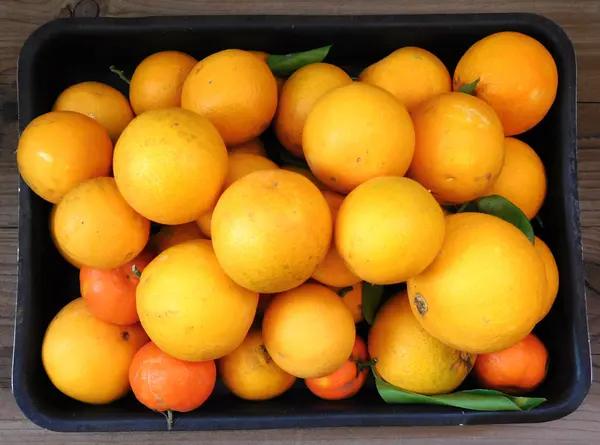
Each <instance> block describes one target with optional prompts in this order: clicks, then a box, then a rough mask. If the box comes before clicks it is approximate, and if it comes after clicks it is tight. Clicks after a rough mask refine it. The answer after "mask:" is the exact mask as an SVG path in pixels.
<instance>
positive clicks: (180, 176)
mask: <svg viewBox="0 0 600 445" xmlns="http://www.w3.org/2000/svg"><path fill="white" fill-rule="evenodd" d="M113 168H114V173H115V179H116V181H117V185H118V186H119V191H120V192H121V193H122V195H123V197H124V198H125V199H126V200H127V202H128V203H129V204H130V205H131V206H132V207H133V208H134V209H136V210H137V211H138V212H139V213H140V214H142V215H144V216H145V217H146V218H148V219H150V220H152V221H155V222H158V223H161V224H169V225H175V224H184V223H187V222H191V221H194V220H196V219H197V218H199V217H200V216H201V215H202V214H204V213H205V212H206V211H208V210H209V209H211V208H212V207H213V206H214V204H215V202H216V200H217V198H218V197H219V194H220V193H221V188H222V186H223V182H224V181H225V175H226V174H227V149H226V148H225V144H224V143H223V139H221V136H219V133H218V132H217V130H216V129H215V127H214V125H212V124H211V123H210V122H209V121H208V120H207V119H205V118H203V117H202V116H199V115H197V114H196V113H193V112H191V111H188V110H182V109H181V108H165V109H160V110H150V111H147V112H145V113H143V114H141V115H139V116H138V117H136V118H135V119H134V120H133V121H132V122H131V124H129V126H128V127H127V128H126V129H125V131H124V132H123V134H122V135H121V137H120V138H119V141H118V142H117V146H116V147H115V155H114V162H113Z"/></svg>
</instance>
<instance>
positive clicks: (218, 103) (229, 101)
mask: <svg viewBox="0 0 600 445" xmlns="http://www.w3.org/2000/svg"><path fill="white" fill-rule="evenodd" d="M181 106H182V107H183V108H186V109H188V110H191V111H195V112H196V113H198V114H200V115H201V116H204V117H206V118H207V119H208V120H210V121H211V122H212V123H213V124H214V125H215V127H216V128H217V130H219V133H220V134H221V136H222V137H223V140H224V141H225V143H226V144H227V145H231V146H232V145H237V144H241V143H242V142H246V141H248V140H250V139H252V138H255V137H257V136H259V135H260V134H261V133H262V132H263V131H264V130H265V129H266V128H267V127H268V126H269V124H270V123H271V119H273V115H274V114H275V109H276V108H277V83H276V82H275V78H274V77H273V74H272V73H271V70H270V69H269V67H268V66H267V64H266V63H264V62H263V61H262V60H260V59H259V58H258V57H256V56H254V55H252V54H250V53H249V52H247V51H241V50H237V49H227V50H224V51H219V52H217V53H214V54H212V55H210V56H208V57H206V58H205V59H202V60H201V61H200V62H198V64H197V65H196V66H195V67H194V68H193V69H192V71H191V72H190V74H189V76H188V77H187V79H186V80H185V83H184V84H183V90H182V93H181Z"/></svg>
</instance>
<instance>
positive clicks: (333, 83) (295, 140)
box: [274, 63, 352, 157]
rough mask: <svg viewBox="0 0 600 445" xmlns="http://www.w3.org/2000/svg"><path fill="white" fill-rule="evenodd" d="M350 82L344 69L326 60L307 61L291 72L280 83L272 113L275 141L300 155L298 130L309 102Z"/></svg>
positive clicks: (300, 136)
mask: <svg viewBox="0 0 600 445" xmlns="http://www.w3.org/2000/svg"><path fill="white" fill-rule="evenodd" d="M351 83H352V79H351V78H350V76H348V74H346V73H345V72H344V70H342V69H341V68H338V67H337V66H335V65H331V64H329V63H311V64H309V65H306V66H304V67H302V68H300V69H299V70H297V71H296V72H294V74H292V75H291V76H290V78H289V79H288V80H287V81H286V82H285V85H284V86H283V89H282V91H281V95H280V97H279V104H278V106H277V113H276V115H275V120H274V129H275V134H276V135H277V138H278V139H279V142H281V144H282V145H283V146H284V147H285V148H286V149H287V150H289V151H290V152H291V153H292V154H293V155H295V156H298V157H303V156H304V154H303V152H302V129H303V128H304V122H305V121H306V117H307V116H308V113H309V112H310V110H311V109H312V107H313V105H314V104H315V102H316V101H317V100H318V99H319V98H320V97H321V96H323V95H324V94H325V93H327V92H328V91H331V90H332V89H334V88H337V87H339V86H342V85H349V84H351Z"/></svg>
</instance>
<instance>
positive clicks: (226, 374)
mask: <svg viewBox="0 0 600 445" xmlns="http://www.w3.org/2000/svg"><path fill="white" fill-rule="evenodd" d="M263 343H264V342H263V338H262V333H261V331H260V329H251V330H250V332H248V335H247V336H246V338H245V339H244V341H243V342H242V344H241V345H240V346H239V347H238V348H237V349H235V350H234V351H233V352H232V353H231V354H228V355H226V356H225V357H223V358H221V359H219V360H218V361H217V369H218V370H219V376H220V377H221V380H222V381H223V383H224V384H225V386H226V387H227V388H228V389H229V390H230V391H231V392H232V393H234V394H235V395H236V396H238V397H240V398H242V399H246V400H269V399H272V398H274V397H277V396H279V395H281V394H283V393H284V392H286V391H287V390H288V389H290V387H291V386H292V385H293V384H294V382H295V381H296V377H294V376H293V375H290V374H288V373H287V372H285V371H284V370H283V369H281V368H280V367H279V366H277V364H276V363H275V362H274V361H273V359H272V358H271V356H270V355H269V353H268V352H267V348H265V345H264V344H263Z"/></svg>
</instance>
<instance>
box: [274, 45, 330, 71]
mask: <svg viewBox="0 0 600 445" xmlns="http://www.w3.org/2000/svg"><path fill="white" fill-rule="evenodd" d="M330 49H331V45H327V46H322V47H321V48H315V49H311V50H310V51H302V52H299V53H291V54H284V55H277V54H271V55H270V56H269V57H267V65H269V68H271V72H272V73H273V74H274V75H276V76H289V75H290V74H292V73H293V72H294V71H296V70H297V69H300V68H302V67H303V66H306V65H310V64H311V63H317V62H322V61H323V60H324V59H325V57H327V54H328V53H329V50H330Z"/></svg>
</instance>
